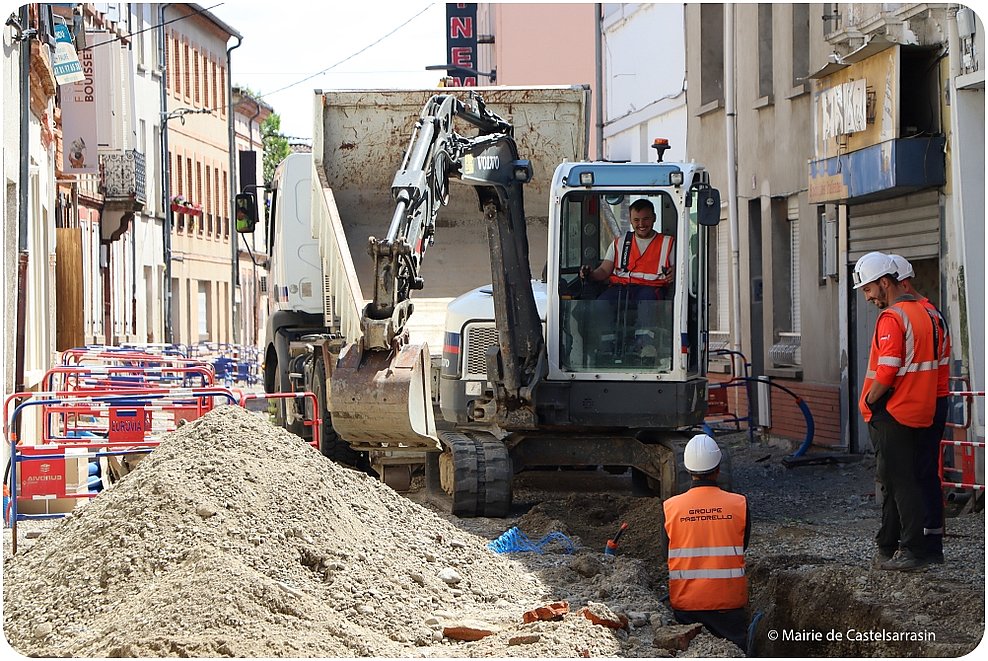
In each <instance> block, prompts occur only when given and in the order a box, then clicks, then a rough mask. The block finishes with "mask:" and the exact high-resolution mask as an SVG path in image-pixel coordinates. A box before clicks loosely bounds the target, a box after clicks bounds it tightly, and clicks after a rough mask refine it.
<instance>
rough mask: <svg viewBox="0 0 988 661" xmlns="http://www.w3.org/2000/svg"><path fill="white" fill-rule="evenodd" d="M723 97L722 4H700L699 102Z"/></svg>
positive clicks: (703, 104) (714, 100) (710, 101)
mask: <svg viewBox="0 0 988 661" xmlns="http://www.w3.org/2000/svg"><path fill="white" fill-rule="evenodd" d="M723 98H724V5H722V4H720V3H709V4H707V3H705V4H703V5H701V6H700V104H701V105H702V106H706V105H708V104H711V103H716V102H719V101H722V100H723Z"/></svg>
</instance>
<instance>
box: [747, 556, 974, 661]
mask: <svg viewBox="0 0 988 661" xmlns="http://www.w3.org/2000/svg"><path fill="white" fill-rule="evenodd" d="M882 574H884V576H882ZM887 576H888V574H887V573H885V572H875V571H869V570H867V569H866V568H863V567H848V566H842V567H841V566H827V565H826V564H825V562H824V561H823V560H822V559H821V558H818V557H813V556H809V555H804V556H786V557H779V556H775V557H768V558H764V559H762V560H760V561H758V562H756V563H749V565H748V577H749V585H750V588H751V595H752V601H751V611H752V613H753V615H754V617H753V619H755V620H756V624H755V633H754V638H753V640H754V641H755V642H754V650H753V654H752V655H753V656H758V657H859V658H874V657H957V656H963V655H964V654H967V653H968V652H970V651H971V650H973V649H974V648H975V647H976V646H977V645H978V642H979V640H980V637H972V636H971V635H970V634H969V633H966V632H964V631H961V630H957V631H953V632H944V631H942V630H940V631H935V630H933V628H935V627H931V623H930V622H929V619H928V618H923V617H919V618H917V617H914V616H910V615H909V613H908V612H903V611H902V610H900V609H898V608H895V607H893V606H891V605H890V604H891V603H895V602H896V601H897V600H898V599H899V598H901V596H902V594H901V593H896V592H895V591H894V590H890V589H886V590H882V589H881V585H880V584H881V582H882V579H883V578H884V577H887ZM931 590H932V591H934V592H935V588H932V587H931ZM883 601H884V603H883Z"/></svg>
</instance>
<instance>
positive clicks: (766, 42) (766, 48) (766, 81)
mask: <svg viewBox="0 0 988 661" xmlns="http://www.w3.org/2000/svg"><path fill="white" fill-rule="evenodd" d="M758 97H759V98H761V99H767V100H768V101H769V102H770V103H771V99H772V5H771V4H769V3H767V2H762V3H759V4H758Z"/></svg>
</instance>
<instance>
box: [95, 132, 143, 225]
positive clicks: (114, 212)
mask: <svg viewBox="0 0 988 661" xmlns="http://www.w3.org/2000/svg"><path fill="white" fill-rule="evenodd" d="M99 165H100V186H99V188H100V193H102V194H103V213H102V214H101V217H100V224H101V226H102V227H101V233H102V235H103V240H104V241H115V240H116V239H118V238H119V237H120V235H121V234H123V233H124V231H126V230H127V227H128V226H129V225H130V221H131V219H132V218H133V217H134V213H135V212H137V211H143V210H144V207H145V205H146V204H147V183H146V182H147V178H146V172H147V171H146V169H145V165H144V154H142V153H141V152H139V151H137V150H136V149H127V150H115V151H105V152H100V155H99Z"/></svg>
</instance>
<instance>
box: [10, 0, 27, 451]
mask: <svg viewBox="0 0 988 661" xmlns="http://www.w3.org/2000/svg"><path fill="white" fill-rule="evenodd" d="M30 20H31V16H30V12H29V11H28V5H24V6H23V7H21V18H20V21H21V26H22V27H23V28H24V31H25V32H26V31H27V30H28V27H29V25H30V23H29V21H30ZM22 37H23V38H22V39H21V62H20V64H21V68H20V69H21V70H20V84H21V104H20V105H21V126H20V152H21V154H20V173H19V177H18V178H19V179H20V182H19V184H18V189H17V331H16V333H17V335H16V338H15V345H14V391H15V392H24V390H25V384H24V363H25V356H24V351H25V346H24V345H25V342H26V339H27V336H26V333H25V328H24V327H25V325H26V320H27V267H28V243H27V232H28V217H27V212H28V202H29V199H28V188H29V187H30V185H29V184H30V176H31V170H30V163H31V145H30V139H31V132H30V129H31V119H30V118H31V39H30V38H29V37H28V36H27V35H26V34H23V35H22ZM22 417H23V416H17V429H15V430H14V431H15V433H16V434H17V438H20V422H21V418H22Z"/></svg>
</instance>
